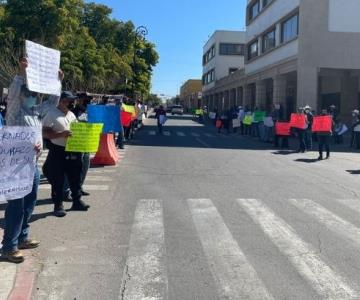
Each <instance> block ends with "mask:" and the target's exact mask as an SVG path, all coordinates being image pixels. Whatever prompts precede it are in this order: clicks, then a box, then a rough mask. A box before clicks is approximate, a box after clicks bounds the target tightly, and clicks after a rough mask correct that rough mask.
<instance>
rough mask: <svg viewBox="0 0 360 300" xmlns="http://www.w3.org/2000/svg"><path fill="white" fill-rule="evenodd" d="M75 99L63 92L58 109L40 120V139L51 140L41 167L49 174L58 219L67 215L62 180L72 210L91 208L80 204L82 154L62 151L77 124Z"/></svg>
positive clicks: (81, 202)
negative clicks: (41, 125)
mask: <svg viewBox="0 0 360 300" xmlns="http://www.w3.org/2000/svg"><path fill="white" fill-rule="evenodd" d="M76 98H77V97H76V96H74V95H73V94H72V93H71V92H68V91H64V92H62V94H61V97H60V101H59V104H58V106H57V107H55V108H53V109H52V110H50V111H49V112H48V114H47V115H46V117H45V118H44V120H43V135H44V137H45V138H47V139H49V140H50V142H49V154H48V157H47V159H46V162H45V163H44V166H45V165H47V169H48V170H49V171H48V172H47V173H48V174H49V177H50V178H48V179H49V181H50V182H51V185H52V191H53V201H54V215H55V216H57V217H64V216H65V215H66V212H65V210H64V206H63V200H64V180H65V176H66V177H67V179H68V182H69V186H70V190H71V197H72V199H73V205H72V207H71V210H77V211H87V210H88V208H89V207H90V206H89V205H87V204H85V203H84V202H83V201H82V200H81V196H82V193H81V174H82V166H83V161H82V158H83V154H82V153H73V152H66V151H65V146H66V141H67V138H68V137H70V136H71V131H70V125H71V123H73V122H77V120H76V116H75V115H74V113H73V112H72V111H71V109H73V108H74V101H75V99H76Z"/></svg>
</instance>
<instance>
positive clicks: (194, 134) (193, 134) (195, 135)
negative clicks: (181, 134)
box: [191, 132, 200, 137]
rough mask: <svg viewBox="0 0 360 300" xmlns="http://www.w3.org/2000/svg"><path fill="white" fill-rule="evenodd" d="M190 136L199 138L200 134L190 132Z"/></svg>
mask: <svg viewBox="0 0 360 300" xmlns="http://www.w3.org/2000/svg"><path fill="white" fill-rule="evenodd" d="M191 135H192V136H193V137H200V134H198V133H196V132H192V133H191Z"/></svg>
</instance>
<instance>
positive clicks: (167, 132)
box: [163, 131, 171, 136]
mask: <svg viewBox="0 0 360 300" xmlns="http://www.w3.org/2000/svg"><path fill="white" fill-rule="evenodd" d="M163 134H164V135H165V136H170V135H171V132H170V131H164V132H163Z"/></svg>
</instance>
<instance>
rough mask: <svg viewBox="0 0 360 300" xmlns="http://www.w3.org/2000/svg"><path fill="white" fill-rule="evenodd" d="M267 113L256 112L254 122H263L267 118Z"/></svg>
mask: <svg viewBox="0 0 360 300" xmlns="http://www.w3.org/2000/svg"><path fill="white" fill-rule="evenodd" d="M265 115H266V112H265V111H255V112H254V121H255V122H262V121H263V120H264V118H265Z"/></svg>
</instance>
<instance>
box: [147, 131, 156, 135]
mask: <svg viewBox="0 0 360 300" xmlns="http://www.w3.org/2000/svg"><path fill="white" fill-rule="evenodd" d="M148 133H149V135H156V131H155V130H150V131H148Z"/></svg>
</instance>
